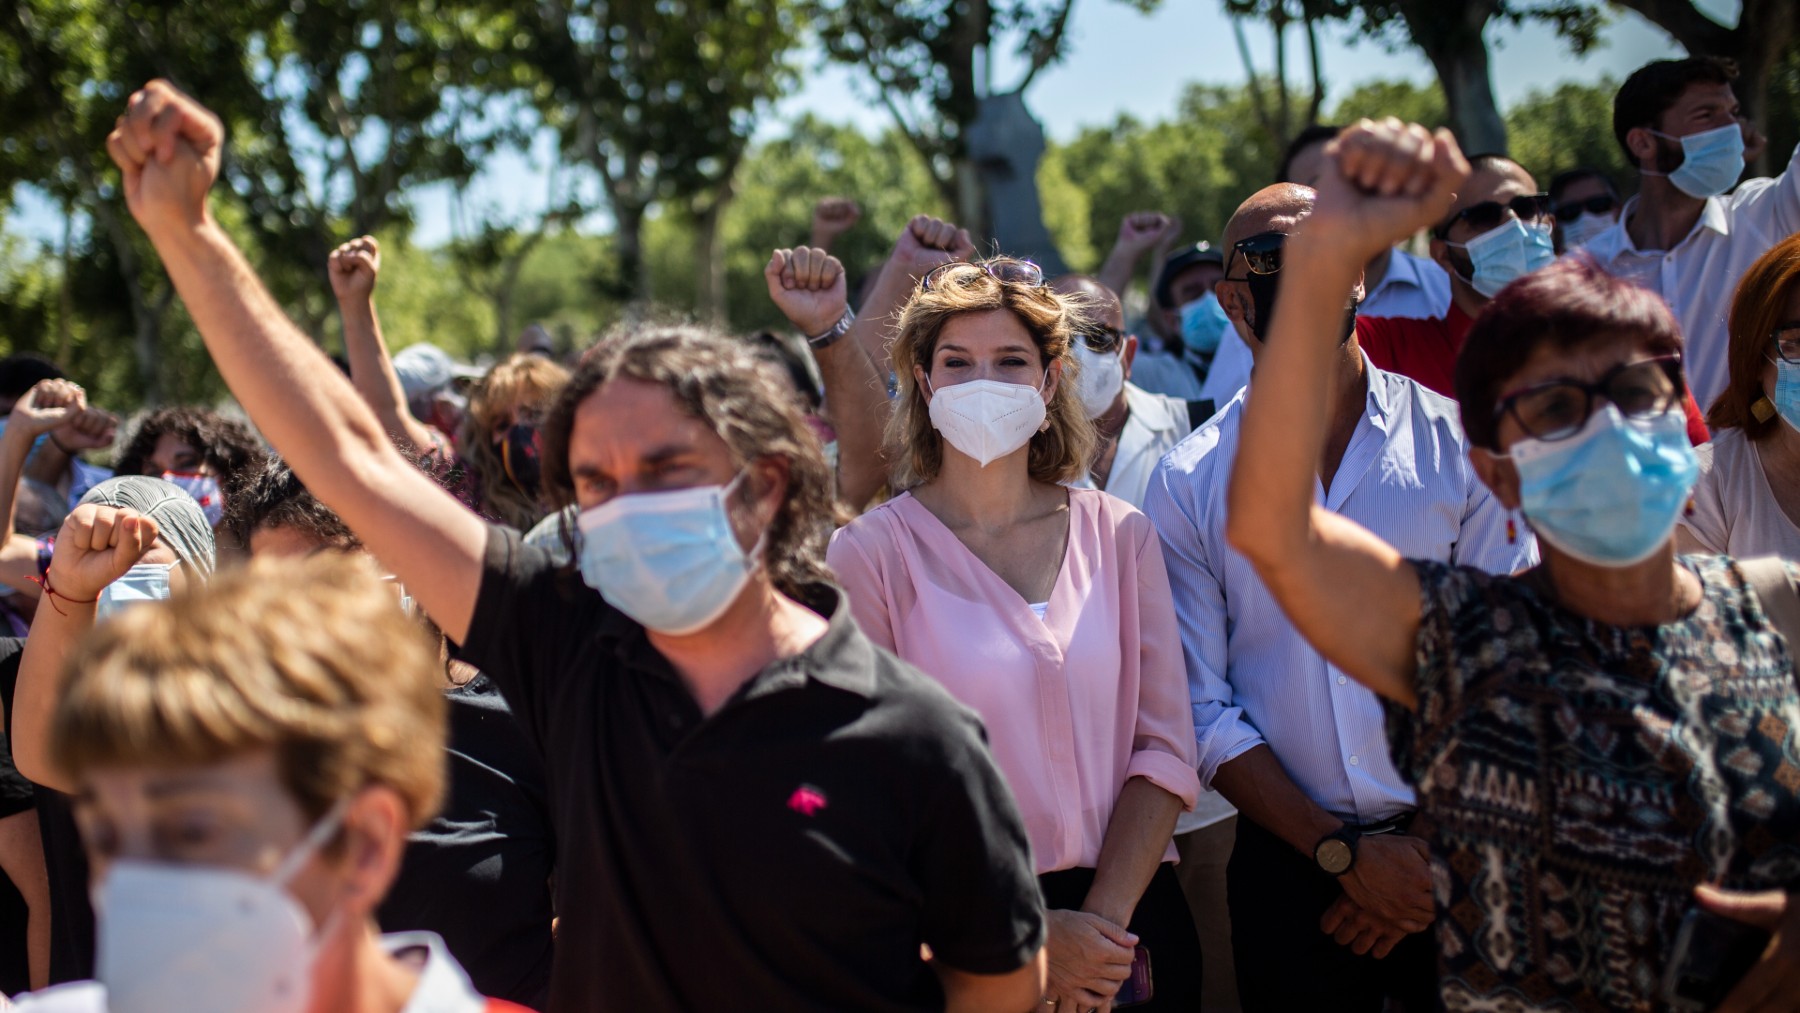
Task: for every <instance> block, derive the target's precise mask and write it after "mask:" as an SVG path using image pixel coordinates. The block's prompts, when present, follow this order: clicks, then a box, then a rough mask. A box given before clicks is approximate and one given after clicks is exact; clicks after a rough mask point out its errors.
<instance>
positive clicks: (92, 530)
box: [50, 503, 156, 601]
mask: <svg viewBox="0 0 1800 1013" xmlns="http://www.w3.org/2000/svg"><path fill="white" fill-rule="evenodd" d="M155 544H156V522H155V521H153V520H151V519H150V518H148V517H145V516H143V515H142V514H139V513H136V512H135V511H131V510H123V509H120V508H118V507H109V506H100V505H99V504H96V503H84V504H82V505H81V506H78V507H76V508H75V511H74V512H73V513H71V514H69V516H68V519H67V520H65V521H63V526H62V530H61V531H60V532H58V533H57V536H56V550H55V552H54V553H53V554H52V555H51V557H50V586H51V587H54V588H55V589H56V593H57V594H59V595H61V596H63V597H65V598H69V599H71V600H74V601H91V600H93V599H95V598H98V597H100V592H101V591H102V590H104V589H105V588H106V585H108V584H111V583H112V582H113V581H115V580H118V579H119V578H120V577H123V576H125V571H126V570H129V569H131V568H132V567H133V566H136V565H137V561H138V560H140V559H142V558H144V553H146V552H149V551H150V547H151V546H153V545H155Z"/></svg>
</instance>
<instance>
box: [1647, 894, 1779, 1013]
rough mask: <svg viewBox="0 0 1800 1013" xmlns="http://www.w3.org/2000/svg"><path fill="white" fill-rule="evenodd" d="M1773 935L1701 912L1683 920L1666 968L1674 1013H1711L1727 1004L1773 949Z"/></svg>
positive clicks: (1665, 978) (1667, 995) (1666, 993)
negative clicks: (1733, 989)
mask: <svg viewBox="0 0 1800 1013" xmlns="http://www.w3.org/2000/svg"><path fill="white" fill-rule="evenodd" d="M1769 938H1770V933H1769V932H1768V930H1766V929H1761V928H1758V927H1756V926H1754V925H1749V924H1746V923H1744V922H1740V921H1734V920H1732V919H1730V918H1727V917H1725V916H1724V915H1721V914H1715V913H1714V912H1711V911H1708V910H1706V909H1705V908H1702V907H1694V908H1690V909H1689V910H1688V913H1687V914H1686V915H1683V916H1682V919H1681V926H1680V927H1679V928H1677V929H1676V930H1675V946H1674V948H1673V949H1671V950H1670V952H1669V962H1668V964H1667V965H1666V966H1665V968H1664V969H1663V982H1662V991H1663V999H1664V1001H1666V1002H1667V1003H1668V1004H1669V1009H1670V1010H1671V1011H1673V1013H1706V1011H1708V1010H1711V1009H1713V1008H1715V1007H1717V1006H1718V1005H1719V1004H1720V1003H1721V1002H1723V1001H1725V996H1726V995H1728V994H1729V993H1730V992H1731V989H1732V986H1734V985H1736V984H1737V983H1738V982H1739V981H1742V980H1743V977H1744V975H1746V974H1748V973H1749V972H1750V968H1751V967H1753V966H1755V964H1756V962H1757V961H1758V960H1759V959H1761V957H1762V954H1763V951H1764V950H1765V949H1767V948H1768V945H1769Z"/></svg>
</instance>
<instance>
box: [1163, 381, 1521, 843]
mask: <svg viewBox="0 0 1800 1013" xmlns="http://www.w3.org/2000/svg"><path fill="white" fill-rule="evenodd" d="M1363 362H1364V366H1365V368H1366V369H1367V370H1368V395H1367V398H1366V401H1365V409H1364V411H1363V413H1362V417H1361V418H1359V419H1358V420H1357V423H1356V430H1355V432H1354V433H1353V434H1352V435H1351V437H1350V445H1349V447H1348V448H1347V449H1346V450H1345V452H1344V459H1343V462H1342V463H1341V464H1339V466H1338V470H1337V474H1336V475H1335V476H1334V477H1333V479H1332V483H1331V488H1330V490H1329V491H1327V490H1325V489H1324V488H1322V487H1321V486H1320V484H1319V483H1318V481H1317V479H1315V480H1314V497H1315V499H1316V500H1317V501H1318V502H1320V503H1322V504H1324V505H1325V506H1326V507H1327V508H1329V509H1331V510H1335V511H1337V512H1338V513H1340V514H1342V515H1344V516H1345V517H1348V518H1350V519H1351V520H1354V521H1356V522H1357V523H1359V524H1361V525H1363V526H1364V527H1366V528H1368V529H1369V530H1371V531H1373V532H1374V533H1376V534H1377V535H1380V536H1381V537H1382V538H1385V539H1387V541H1388V542H1389V543H1390V544H1392V545H1393V546H1394V547H1395V548H1397V549H1398V550H1399V551H1400V553H1401V554H1402V555H1403V556H1406V557H1408V558H1417V559H1432V560H1448V561H1451V562H1455V563H1463V564H1468V565H1472V566H1479V567H1482V568H1483V569H1488V570H1493V571H1495V572H1511V571H1514V570H1517V569H1520V568H1522V567H1525V566H1529V565H1531V564H1533V563H1534V562H1536V559H1537V550H1536V546H1535V543H1534V542H1533V541H1532V539H1531V536H1530V535H1529V534H1528V533H1526V532H1524V531H1523V525H1520V528H1521V531H1520V539H1519V544H1516V545H1513V544H1508V543H1507V539H1506V512H1505V511H1504V510H1503V509H1502V508H1501V507H1500V504H1499V503H1498V502H1497V501H1495V500H1494V499H1493V498H1492V497H1491V496H1490V495H1489V493H1488V490H1487V488H1486V487H1485V486H1483V485H1482V484H1481V480H1480V479H1479V478H1477V477H1476V476H1475V473H1474V470H1473V469H1472V468H1471V467H1470V466H1469V461H1468V444H1467V441H1466V440H1465V439H1464V437H1463V433H1462V427H1461V425H1460V424H1459V423H1458V421H1457V408H1456V404H1455V402H1452V401H1451V400H1449V399H1448V398H1445V397H1441V396H1439V395H1437V394H1434V393H1432V392H1431V391H1429V390H1427V389H1425V388H1424V387H1421V386H1419V385H1418V384H1417V383H1415V382H1413V381H1412V380H1409V379H1407V378H1406V377H1403V376H1399V375H1397V374H1394V373H1387V372H1383V371H1382V370H1379V369H1376V368H1375V367H1374V365H1373V364H1371V363H1369V362H1368V357H1367V356H1364V357H1363ZM1243 410H1244V397H1243V396H1240V397H1238V398H1236V399H1235V400H1233V401H1232V403H1231V404H1230V405H1229V406H1227V407H1226V409H1225V411H1224V412H1222V413H1221V414H1220V415H1219V416H1217V417H1216V418H1214V419H1213V420H1211V421H1210V422H1208V423H1207V424H1206V425H1204V426H1201V427H1200V428H1199V429H1198V430H1196V431H1195V432H1194V434H1193V435H1192V436H1190V437H1188V438H1187V439H1186V440H1183V441H1182V442H1181V445H1180V446H1178V447H1176V448H1175V449H1174V451H1172V452H1171V453H1170V454H1169V456H1168V457H1165V458H1164V459H1163V462H1162V465H1161V467H1159V468H1158V469H1157V472H1156V475H1155V477H1154V478H1153V479H1152V480H1151V482H1150V491H1149V494H1148V495H1147V496H1146V497H1145V503H1144V512H1145V513H1147V514H1149V515H1150V520H1151V522H1152V523H1153V524H1155V525H1156V530H1157V532H1158V534H1160V535H1161V536H1162V541H1163V558H1164V561H1165V562H1166V563H1167V565H1168V570H1169V584H1170V588H1171V590H1172V591H1173V592H1174V595H1175V614H1176V616H1177V617H1178V618H1179V620H1180V625H1181V639H1182V647H1183V654H1184V656H1185V660H1186V662H1187V670H1188V692H1189V696H1190V698H1191V701H1192V703H1193V708H1194V729H1195V738H1196V741H1197V744H1198V749H1197V752H1196V755H1197V757H1198V759H1199V764H1200V767H1199V771H1200V783H1201V784H1202V785H1204V786H1207V787H1211V785H1212V780H1213V777H1214V775H1215V774H1217V773H1218V770H1219V767H1220V766H1221V765H1223V764H1225V763H1226V762H1228V761H1230V760H1233V759H1235V758H1237V757H1238V756H1239V755H1241V754H1243V753H1244V752H1246V751H1247V750H1249V749H1252V748H1254V747H1255V746H1257V745H1260V744H1263V743H1267V744H1268V745H1269V747H1270V748H1271V749H1272V750H1274V752H1275V756H1276V757H1277V758H1278V759H1279V760H1280V761H1281V764H1282V766H1283V767H1285V768H1286V769H1287V772H1288V775H1289V776H1290V777H1292V778H1293V779H1294V783H1295V784H1297V785H1298V786H1299V787H1300V789H1301V790H1302V791H1304V792H1305V793H1306V794H1307V796H1308V797H1309V798H1311V799H1312V800H1313V801H1314V802H1316V803H1318V804H1319V806H1320V807H1322V808H1324V809H1325V810H1326V811H1328V812H1330V813H1331V814H1332V815H1334V816H1337V817H1338V818H1339V819H1343V820H1346V821H1348V822H1353V823H1371V822H1378V821H1380V820H1385V819H1389V818H1392V817H1393V816H1396V815H1398V814H1400V813H1402V812H1406V811H1409V810H1411V809H1413V808H1414V806H1415V800H1414V796H1413V791H1412V788H1411V787H1409V786H1408V785H1407V783H1406V781H1405V779H1404V778H1402V777H1401V776H1400V773H1399V772H1398V771H1397V770H1395V769H1394V765H1393V762H1392V761H1391V760H1390V759H1389V757H1388V740H1387V731H1386V716H1385V714H1384V712H1383V709H1382V704H1381V701H1380V700H1379V699H1378V698H1377V697H1376V696H1375V694H1374V693H1373V692H1371V691H1369V690H1367V689H1365V688H1363V686H1362V684H1360V683H1358V682H1357V681H1356V680H1354V679H1351V678H1349V677H1348V676H1346V675H1345V674H1344V673H1343V672H1341V671H1339V670H1338V669H1337V668H1336V667H1334V666H1332V665H1329V664H1327V663H1326V661H1325V659H1324V658H1323V657H1322V656H1320V654H1319V652H1317V651H1315V650H1313V648H1312V647H1311V645H1309V644H1307V643H1306V641H1305V640H1304V639H1303V638H1302V637H1301V636H1300V634H1299V633H1298V632H1296V631H1295V630H1294V627H1293V624H1291V623H1290V622H1288V619H1287V617H1286V615H1284V614H1283V613H1282V610H1281V606H1280V605H1279V604H1277V603H1276V601H1275V599H1274V597H1273V596H1272V595H1270V594H1269V591H1268V589H1267V588H1266V587H1264V586H1263V583H1262V581H1261V580H1260V579H1259V578H1258V577H1257V576H1256V572H1255V570H1253V569H1252V568H1251V566H1250V564H1249V563H1248V562H1247V561H1245V559H1244V558H1243V557H1242V556H1240V555H1238V554H1237V553H1236V552H1234V551H1232V550H1231V548H1229V547H1228V546H1227V545H1226V543H1225V500H1226V490H1227V487H1228V485H1229V484H1230V476H1231V464H1232V460H1233V459H1234V458H1235V456H1236V453H1237V445H1238V431H1239V427H1240V426H1241V425H1242V421H1243ZM1343 593H1345V594H1355V593H1356V592H1355V589H1354V588H1345V589H1343Z"/></svg>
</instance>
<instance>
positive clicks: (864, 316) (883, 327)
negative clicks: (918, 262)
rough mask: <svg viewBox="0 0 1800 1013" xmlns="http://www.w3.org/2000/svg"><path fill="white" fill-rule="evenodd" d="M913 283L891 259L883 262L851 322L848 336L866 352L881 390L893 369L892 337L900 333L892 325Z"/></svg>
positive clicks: (910, 294) (896, 321)
mask: <svg viewBox="0 0 1800 1013" xmlns="http://www.w3.org/2000/svg"><path fill="white" fill-rule="evenodd" d="M916 285H917V282H916V281H914V280H913V277H912V275H910V274H908V273H907V272H906V269H905V268H903V267H899V266H897V265H895V264H894V263H893V262H892V261H889V262H888V263H886V264H884V265H882V268H881V274H880V276H879V277H877V278H876V279H875V288H874V290H873V291H871V292H870V293H869V300H868V302H866V303H864V304H863V308H862V311H861V312H860V313H858V314H857V317H856V323H854V324H852V325H851V331H850V334H849V335H848V337H849V338H853V339H855V340H856V342H857V343H858V344H860V345H862V347H863V349H864V350H865V351H867V352H868V353H869V361H870V362H872V363H874V365H875V372H876V374H877V375H878V376H879V377H880V378H881V384H882V389H883V390H884V391H885V390H886V389H887V380H888V377H889V376H892V375H893V372H894V357H893V354H892V348H893V343H894V337H895V335H896V334H898V333H899V332H898V330H897V329H896V326H895V325H896V324H897V323H898V322H899V314H900V309H901V307H903V306H905V305H906V301H907V300H908V299H911V298H912V294H913V289H914V287H915V286H916Z"/></svg>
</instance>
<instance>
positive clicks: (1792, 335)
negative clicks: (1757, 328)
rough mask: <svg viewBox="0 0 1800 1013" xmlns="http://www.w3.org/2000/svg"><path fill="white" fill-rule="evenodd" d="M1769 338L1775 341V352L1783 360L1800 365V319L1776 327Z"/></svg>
mask: <svg viewBox="0 0 1800 1013" xmlns="http://www.w3.org/2000/svg"><path fill="white" fill-rule="evenodd" d="M1769 340H1770V341H1772V342H1774V343H1775V354H1776V355H1777V356H1779V357H1780V358H1781V361H1783V362H1791V363H1793V364H1795V365H1797V366H1800V320H1796V321H1794V322H1793V323H1791V324H1782V325H1781V326H1780V327H1777V328H1775V333H1773V334H1771V335H1769Z"/></svg>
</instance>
